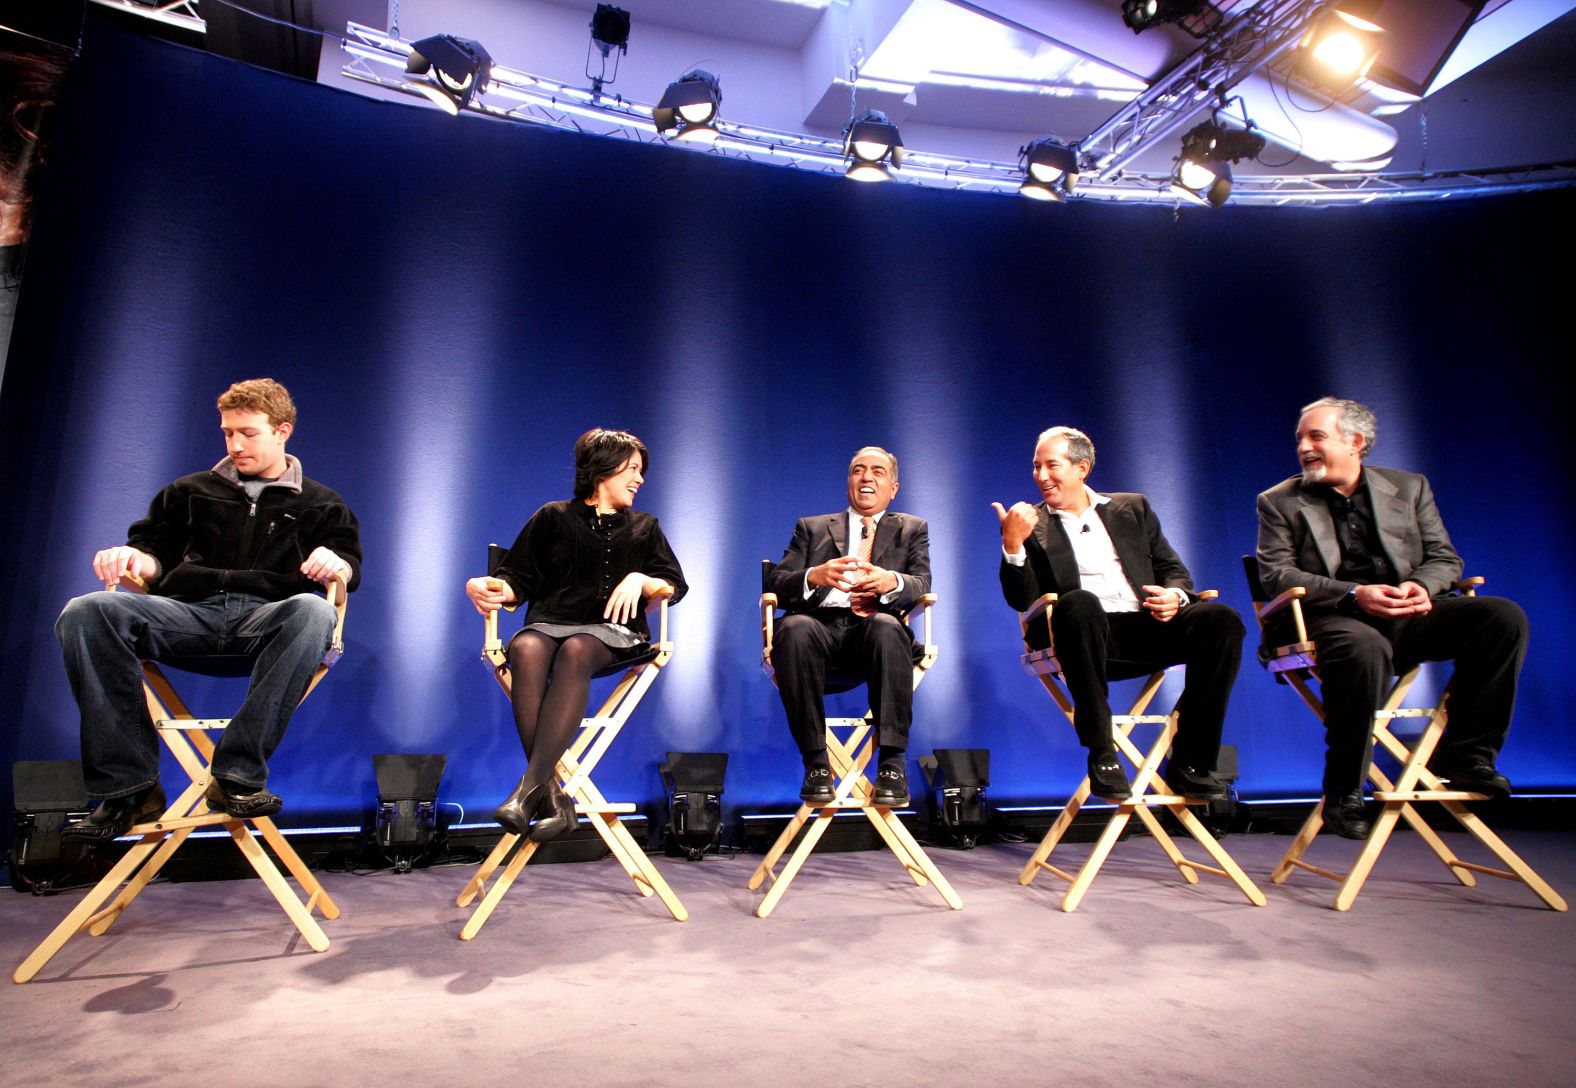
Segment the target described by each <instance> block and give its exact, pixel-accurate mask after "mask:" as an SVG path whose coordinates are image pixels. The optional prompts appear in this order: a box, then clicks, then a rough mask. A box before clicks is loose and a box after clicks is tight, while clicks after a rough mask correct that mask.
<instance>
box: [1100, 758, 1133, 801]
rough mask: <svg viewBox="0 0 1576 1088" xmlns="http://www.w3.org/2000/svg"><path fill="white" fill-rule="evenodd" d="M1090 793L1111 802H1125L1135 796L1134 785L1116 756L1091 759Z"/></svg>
mask: <svg viewBox="0 0 1576 1088" xmlns="http://www.w3.org/2000/svg"><path fill="white" fill-rule="evenodd" d="M1089 792H1090V793H1092V794H1094V795H1095V796H1096V797H1104V798H1106V799H1107V800H1111V801H1125V800H1127V799H1128V798H1129V797H1131V796H1133V784H1132V783H1131V782H1129V781H1128V780H1127V775H1126V773H1125V772H1123V770H1122V765H1121V764H1120V763H1118V762H1117V761H1116V756H1114V755H1108V756H1095V755H1092V756H1090V757H1089Z"/></svg>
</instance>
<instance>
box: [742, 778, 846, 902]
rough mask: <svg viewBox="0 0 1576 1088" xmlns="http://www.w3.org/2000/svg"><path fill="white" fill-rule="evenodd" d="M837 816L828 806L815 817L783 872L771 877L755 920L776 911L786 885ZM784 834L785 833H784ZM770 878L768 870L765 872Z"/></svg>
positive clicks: (833, 808) (786, 888) (795, 874)
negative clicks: (770, 882)
mask: <svg viewBox="0 0 1576 1088" xmlns="http://www.w3.org/2000/svg"><path fill="white" fill-rule="evenodd" d="M836 814H837V809H836V808H835V807H834V806H831V805H828V806H827V807H826V808H823V809H821V810H820V812H819V813H818V814H817V815H816V818H815V822H814V823H812V824H811V825H810V829H809V830H808V831H806V832H805V833H804V839H803V841H801V842H800V843H799V846H798V848H797V849H795V850H794V852H793V853H792V854H791V855H790V856H789V858H788V864H786V865H784V866H783V871H782V872H781V873H779V874H777V875H775V876H773V877H772V886H771V887H770V888H768V889H766V898H764V899H762V900H761V905H760V906H758V907H756V908H755V916H756V917H757V918H765V917H767V916H768V915H770V914H771V913H772V911H774V910H776V909H777V901H778V900H780V899H781V898H782V897H783V893H784V892H786V891H787V890H788V885H789V884H792V883H793V878H794V877H796V876H798V875H799V870H800V869H802V868H803V867H804V863H805V861H806V859H808V858H809V856H810V854H811V852H812V851H814V850H815V844H816V843H818V842H820V841H821V836H822V835H824V834H826V829H827V828H828V827H831V826H832V817H833V816H835V815H836ZM785 833H786V832H785ZM766 875H768V876H771V875H772V874H771V872H770V870H768V871H767V874H766Z"/></svg>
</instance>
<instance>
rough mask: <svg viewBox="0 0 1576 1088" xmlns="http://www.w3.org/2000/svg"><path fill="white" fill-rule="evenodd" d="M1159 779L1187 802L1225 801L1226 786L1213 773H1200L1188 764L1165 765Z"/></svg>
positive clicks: (1173, 763)
mask: <svg viewBox="0 0 1576 1088" xmlns="http://www.w3.org/2000/svg"><path fill="white" fill-rule="evenodd" d="M1160 777H1161V778H1162V779H1164V780H1165V783H1166V785H1168V786H1170V787H1171V788H1172V789H1174V790H1176V791H1177V792H1178V793H1180V794H1181V795H1182V796H1183V797H1185V798H1187V799H1188V800H1189V801H1224V800H1225V799H1226V784H1225V783H1224V782H1222V781H1221V780H1220V779H1218V778H1216V777H1215V774H1214V772H1213V771H1201V770H1199V769H1198V768H1197V767H1194V766H1191V765H1189V764H1186V763H1177V762H1175V761H1173V762H1170V763H1167V764H1166V770H1165V773H1164V774H1162V775H1161V776H1160Z"/></svg>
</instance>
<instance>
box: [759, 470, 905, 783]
mask: <svg viewBox="0 0 1576 1088" xmlns="http://www.w3.org/2000/svg"><path fill="white" fill-rule="evenodd" d="M897 489H898V478H897V458H896V457H894V456H893V455H892V454H891V453H889V452H887V451H886V450H884V449H882V448H881V447H879V446H866V447H865V448H864V449H861V450H860V451H859V452H857V453H855V454H854V457H853V461H852V462H851V463H850V464H849V466H848V507H847V508H846V509H844V510H842V511H839V512H838V513H836V514H819V515H816V516H814V517H807V518H800V519H799V521H798V523H797V524H796V525H795V526H794V530H793V538H792V539H791V540H789V542H788V547H787V549H786V550H785V551H784V553H783V557H782V559H781V560H779V561H778V563H777V566H776V567H774V568H773V569H772V572H771V574H769V575H768V576H767V579H766V589H767V591H768V592H770V593H775V594H777V600H778V602H779V604H780V605H781V606H782V608H783V609H784V610H785V611H787V612H788V615H787V616H785V617H783V620H782V622H781V623H779V624H778V625H777V634H776V637H775V638H774V639H773V642H772V670H773V671H774V672H775V673H776V674H777V691H778V694H779V695H781V696H782V701H783V709H784V710H786V711H787V713H788V727H789V728H790V729H791V730H792V731H793V736H794V742H795V743H796V744H797V745H798V747H799V752H800V754H801V755H802V756H803V758H804V768H805V773H804V781H803V783H802V784H801V785H800V788H799V796H800V798H801V799H803V800H804V801H807V802H809V803H811V804H825V803H827V802H829V801H831V800H832V798H833V796H834V792H833V788H832V772H831V767H830V765H829V761H828V758H827V753H826V708H825V706H824V705H823V701H822V700H823V697H824V696H825V694H826V675H827V672H828V671H831V672H833V673H836V674H838V675H839V676H841V677H847V678H850V679H852V678H858V679H860V680H863V681H865V682H866V685H867V687H868V689H869V692H870V710H871V713H872V715H873V716H874V719H875V726H876V743H877V744H878V745H879V762H878V767H877V772H876V777H875V793H874V795H873V797H872V800H873V801H874V802H875V803H876V804H878V805H906V804H908V802H909V793H908V770H907V765H906V763H907V752H908V727H909V723H910V721H911V720H912V718H913V703H914V680H913V666H914V656H913V654H914V638H913V635H912V634H911V633H910V632H909V629H908V624H906V623H904V622H903V620H902V618H901V617H902V615H903V613H904V612H907V611H908V610H909V609H910V608H912V607H913V606H914V603H915V602H916V601H918V600H919V598H920V597H922V596H923V595H925V594H926V593H929V592H930V528H929V526H927V525H926V524H925V521H924V519H923V518H916V517H914V516H913V515H912V514H899V513H896V512H895V511H891V510H888V509H887V507H888V506H889V505H890V504H891V502H892V500H893V499H894V498H895V497H896V496H897Z"/></svg>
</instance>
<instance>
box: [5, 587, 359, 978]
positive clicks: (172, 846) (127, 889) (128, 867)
mask: <svg viewBox="0 0 1576 1088" xmlns="http://www.w3.org/2000/svg"><path fill="white" fill-rule="evenodd" d="M123 584H124V583H123ZM110 588H112V589H113V588H115V587H113V586H111V587H110ZM127 588H136V587H135V586H132V585H128V586H127ZM344 594H345V591H344V587H343V586H342V585H340V584H339V583H333V584H331V585H330V587H329V594H328V600H329V603H330V604H332V605H334V607H335V609H336V611H337V612H338V613H339V615H338V619H337V620H336V622H335V627H334V637H333V640H332V643H331V645H330V648H329V650H328V653H327V654H325V655H324V659H323V662H322V663H321V664H320V665H319V666H318V668H317V671H316V672H315V673H314V674H313V675H312V679H311V682H310V683H309V684H308V685H307V689H306V691H305V692H304V693H303V694H302V696H301V698H302V700H303V701H304V700H305V699H306V697H307V695H310V694H311V693H312V689H313V688H315V687H316V686H317V684H318V681H320V680H321V679H322V678H323V676H324V675H326V674H327V672H328V670H329V668H330V666H332V664H333V663H334V662H335V661H337V660H338V659H339V657H340V652H341V650H342V647H343V632H344V624H345V596H344ZM142 672H143V697H144V699H146V701H147V704H148V716H149V717H150V718H151V719H152V721H153V723H154V727H155V729H156V730H157V731H158V735H159V738H160V739H161V740H163V742H164V745H165V747H166V748H168V749H169V750H170V754H171V755H173V756H174V757H175V761H176V762H177V763H178V764H180V767H181V769H182V770H183V771H185V772H186V776H187V779H188V783H187V786H186V788H185V789H183V790H182V791H181V792H180V794H179V795H177V796H176V798H175V799H174V801H172V802H171V803H170V805H169V807H168V808H166V809H165V810H164V813H163V814H162V815H161V816H160V817H159V818H158V819H157V820H151V821H148V822H146V823H141V824H136V825H134V826H133V827H132V828H131V829H130V830H129V831H128V832H127V835H128V836H130V835H136V836H139V839H138V841H137V842H136V843H134V844H133V845H132V846H131V847H130V848H129V849H128V850H127V851H126V853H125V854H124V855H123V856H122V857H121V859H120V860H119V861H118V862H116V863H115V865H114V866H113V867H111V869H110V871H109V872H108V873H107V874H105V876H104V877H103V879H101V880H100V881H99V882H98V883H97V884H96V885H94V887H93V889H92V890H91V891H90V892H88V894H87V895H86V896H85V897H84V898H83V899H82V901H81V902H80V903H78V904H77V906H76V908H75V909H73V910H72V911H71V913H70V914H68V915H67V916H66V918H65V920H64V921H62V922H61V923H60V924H59V925H58V926H56V927H55V928H54V930H53V931H51V932H50V934H49V936H47V937H45V938H44V940H43V941H42V942H40V944H39V945H38V947H37V948H35V949H34V950H33V952H32V954H31V955H29V956H28V957H27V959H25V960H23V961H22V964H21V965H20V966H19V967H17V969H16V971H15V972H14V973H13V974H12V976H11V978H12V981H14V982H18V983H21V982H27V981H28V980H29V979H31V978H33V977H34V976H35V975H37V974H38V972H39V971H40V970H41V969H42V968H43V967H44V965H45V964H46V963H48V962H49V961H50V960H51V959H53V958H54V956H55V953H57V952H59V951H60V949H61V948H63V947H64V946H65V944H66V942H67V941H69V940H70V939H71V938H72V937H74V936H76V935H77V934H78V933H81V932H82V931H83V930H86V931H87V932H88V933H89V934H91V935H92V936H95V937H100V936H103V935H104V934H105V933H106V932H108V930H109V928H110V927H111V926H112V925H114V924H115V921H116V919H118V918H119V917H120V916H121V915H122V914H123V913H125V911H126V908H127V907H129V906H131V903H132V901H133V900H135V899H136V898H137V896H138V895H140V894H141V893H142V890H143V889H144V888H146V887H147V886H148V885H149V884H151V883H152V882H153V880H154V878H155V877H157V876H158V875H159V872H160V871H161V870H162V869H163V868H164V866H165V865H166V864H168V863H169V861H170V859H171V858H173V857H174V856H175V853H176V851H178V850H179V849H180V848H181V846H182V845H183V844H184V843H185V842H186V839H187V838H188V837H189V836H190V835H191V833H192V832H193V831H194V830H196V829H197V828H200V827H222V828H224V830H225V831H227V832H229V833H230V837H231V838H232V839H233V840H234V841H235V845H236V847H237V848H238V849H239V850H240V851H241V856H242V857H244V858H245V859H246V861H247V864H249V865H250V866H251V867H252V870H253V871H254V872H255V873H256V874H257V876H258V878H259V879H261V880H262V882H263V885H264V886H265V887H266V888H267V889H268V891H269V893H270V894H271V895H272V896H273V897H274V899H275V900H276V901H277V902H278V903H279V906H280V907H281V908H282V909H283V910H284V912H285V914H286V916H287V917H289V919H290V922H291V924H292V925H294V926H295V928H296V930H297V931H298V932H299V933H300V934H301V936H302V937H304V938H305V939H306V942H307V944H308V946H310V947H311V949H312V950H313V951H314V952H326V951H327V950H328V945H329V941H328V937H327V935H326V934H324V932H323V929H322V927H321V926H319V925H318V923H317V919H316V918H314V917H313V914H314V913H318V914H321V915H322V916H323V917H324V918H329V919H332V918H338V917H339V906H338V904H336V903H335V902H334V900H333V898H332V897H331V896H330V895H329V894H328V892H327V891H326V890H325V889H324V887H323V885H322V884H321V883H320V882H319V881H318V879H317V877H315V876H314V875H313V874H312V871H311V870H310V869H308V868H307V866H306V863H305V862H304V861H302V860H301V856H300V855H299V854H297V853H296V851H295V848H294V847H293V846H291V845H290V843H289V840H287V839H286V838H285V837H284V835H282V834H280V832H279V828H278V827H277V826H276V825H275V824H274V821H273V820H272V818H270V817H267V816H254V817H252V818H250V819H239V818H236V817H233V816H229V815H226V814H225V813H222V812H211V811H209V809H208V802H207V797H206V793H207V789H208V785H209V782H210V781H211V774H212V771H211V768H210V764H211V763H212V761H213V753H214V743H213V740H212V739H211V738H210V737H209V735H208V734H209V733H210V732H218V731H220V730H223V729H225V728H226V727H227V726H228V725H229V724H230V719H229V718H199V717H197V716H196V715H194V714H192V712H191V711H190V710H189V709H187V707H186V704H185V703H184V702H183V701H182V700H181V697H180V696H179V695H177V694H176V692H175V688H174V687H173V686H172V685H171V684H170V681H169V679H168V678H167V677H166V676H165V675H164V672H163V671H162V670H161V669H160V668H159V666H158V665H157V664H155V663H154V662H152V661H144V662H143V663H142ZM254 830H255V831H256V832H257V833H258V834H260V835H262V837H263V841H264V842H266V843H267V844H268V846H269V849H271V850H272V851H273V852H274V856H275V857H276V858H278V859H279V860H280V861H281V862H283V863H284V865H285V868H286V869H287V870H288V871H289V873H290V875H291V876H292V877H294V878H295V881H296V883H297V884H298V885H300V887H301V890H302V891H303V892H304V893H305V898H302V897H300V896H299V895H297V893H296V891H295V889H293V888H292V887H291V886H290V884H289V882H288V881H287V880H286V879H285V877H284V875H283V874H282V873H280V871H279V868H278V866H276V865H275V864H274V861H273V859H272V858H270V857H269V856H268V854H267V853H266V852H265V851H264V850H263V848H262V847H261V846H260V845H258V842H257V839H256V837H254V835H253V831H254ZM123 885H124V886H123ZM111 897H113V899H112V898H111ZM106 901H109V905H108V906H104V903H105V902H106Z"/></svg>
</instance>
